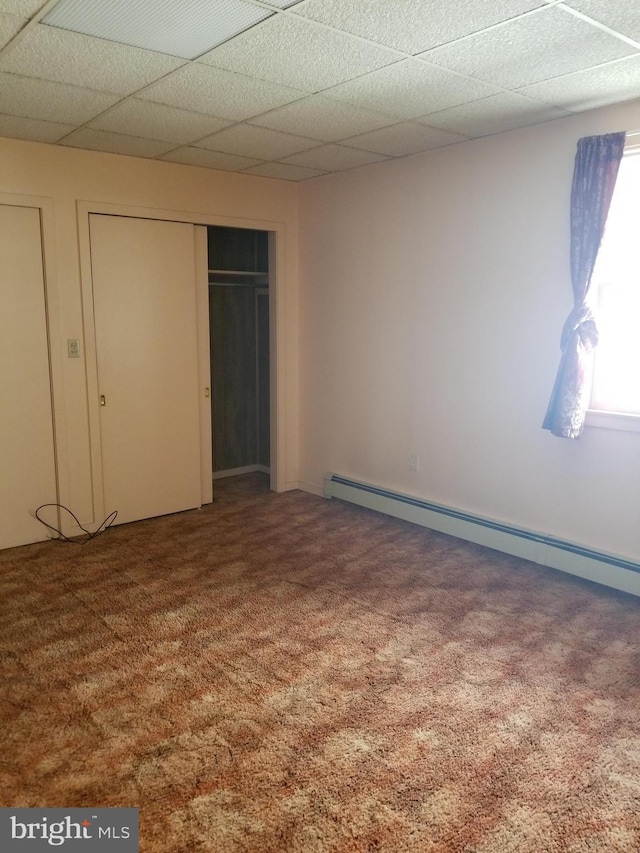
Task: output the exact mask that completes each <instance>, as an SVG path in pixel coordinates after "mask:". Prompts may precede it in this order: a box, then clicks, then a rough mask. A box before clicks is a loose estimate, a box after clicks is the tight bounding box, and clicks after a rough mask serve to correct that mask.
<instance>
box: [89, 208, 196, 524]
mask: <svg viewBox="0 0 640 853" xmlns="http://www.w3.org/2000/svg"><path fill="white" fill-rule="evenodd" d="M90 236H91V268H92V279H93V297H94V314H95V328H96V352H97V362H98V384H99V392H98V393H99V394H100V398H101V401H104V405H101V406H100V442H101V451H102V475H103V488H104V500H105V512H106V513H109V512H111V511H112V510H114V509H117V510H118V519H117V520H118V523H121V522H125V521H135V520H136V519H140V518H149V517H151V516H156V515H164V514H166V513H170V512H178V511H180V510H184V509H190V508H193V507H197V506H200V503H201V500H200V424H199V400H198V351H197V322H196V281H195V233H194V226H193V225H188V224H185V223H181V222H162V221H158V220H151V219H134V218H129V217H121V216H103V215H97V214H92V215H91V217H90Z"/></svg>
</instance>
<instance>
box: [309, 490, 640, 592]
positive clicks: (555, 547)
mask: <svg viewBox="0 0 640 853" xmlns="http://www.w3.org/2000/svg"><path fill="white" fill-rule="evenodd" d="M324 494H325V496H326V497H328V498H340V499H342V500H345V501H349V502H350V503H355V504H358V505H360V506H363V507H367V508H368V509H373V510H376V511H378V512H382V513H384V514H386V515H391V516H394V517H395V518H401V519H403V520H404V521H410V522H413V523H414V524H419V525H421V526H422V527H428V528H430V529H431V530H438V531H439V532H441V533H448V534H450V535H451V536H456V537H458V538H459V539H465V540H466V541H468V542H474V543H476V544H478V545H484V546H486V547H488V548H494V549H495V550H496V551H503V552H504V553H506V554H512V555H513V556H516V557H522V558H523V559H525V560H531V561H532V562H534V563H539V564H540V565H542V566H549V567H550V568H554V569H558V570H560V571H563V572H568V573H569V574H573V575H577V576H578V577H582V578H585V579H586V580H590V581H594V582H595V583H599V584H603V585H604V586H610V587H612V588H613V589H619V590H622V591H624V592H629V593H631V594H633V595H637V596H640V563H636V562H633V561H632V560H628V559H625V558H623V557H617V556H615V555H613V554H607V553H604V552H601V551H595V550H593V549H591V548H587V547H584V546H582V545H578V544H575V543H572V542H567V541H565V540H563V539H557V538H555V537H553V536H547V535H545V534H542V533H536V532H534V531H530V530H525V529H522V528H519V527H514V526H512V525H509V524H503V523H502V522H499V521H493V520H491V519H488V518H483V517H482V516H477V515H473V514H471V513H468V512H463V511H462V510H457V509H454V508H452V507H447V506H442V505H440V504H436V503H431V502H430V501H425V500H422V499H421V498H416V497H412V496H411V495H404V494H402V493H400V492H394V491H391V490H389V489H384V488H381V487H379V486H374V485H371V484H370V483H362V482H359V481H357V480H351V479H348V478H347V477H342V476H340V475H339V474H328V475H327V476H326V477H325V479H324Z"/></svg>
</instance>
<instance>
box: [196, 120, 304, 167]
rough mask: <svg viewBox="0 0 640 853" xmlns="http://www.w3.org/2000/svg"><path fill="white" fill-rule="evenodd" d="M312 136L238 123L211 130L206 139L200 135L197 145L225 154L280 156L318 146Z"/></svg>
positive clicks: (264, 157) (278, 157)
mask: <svg viewBox="0 0 640 853" xmlns="http://www.w3.org/2000/svg"><path fill="white" fill-rule="evenodd" d="M317 145H318V142H317V140H315V139H305V138H304V137H302V136H292V135H291V134H288V133H280V132H279V131H277V130H268V129H267V128H264V127H253V126H252V125H250V124H238V125H235V126H234V127H229V128H227V129H226V130H222V131H220V133H214V134H213V136H208V137H207V138H206V139H201V140H200V141H199V142H198V144H197V147H198V148H210V149H212V150H213V151H223V152H225V153H227V154H241V155H242V156H244V157H256V158H257V159H258V160H280V159H282V158H283V157H288V156H289V155H290V154H297V152H298V151H306V150H307V148H315V147H317Z"/></svg>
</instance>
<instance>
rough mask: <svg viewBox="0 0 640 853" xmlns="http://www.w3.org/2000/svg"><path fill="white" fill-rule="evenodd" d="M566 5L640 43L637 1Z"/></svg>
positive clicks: (579, 0)
mask: <svg viewBox="0 0 640 853" xmlns="http://www.w3.org/2000/svg"><path fill="white" fill-rule="evenodd" d="M566 4H567V6H571V7H572V8H574V9H577V10H578V11H579V12H582V13H583V14H585V15H588V16H589V17H590V18H593V19H594V20H596V21H599V22H600V23H601V24H605V25H606V26H607V27H611V29H612V30H616V32H619V33H622V35H624V36H628V37H629V38H632V39H635V40H636V41H640V5H638V2H637V0H616V2H612V0H566Z"/></svg>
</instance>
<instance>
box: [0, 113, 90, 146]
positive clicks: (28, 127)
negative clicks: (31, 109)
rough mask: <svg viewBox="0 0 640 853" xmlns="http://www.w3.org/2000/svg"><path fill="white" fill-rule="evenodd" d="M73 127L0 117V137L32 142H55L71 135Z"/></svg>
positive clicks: (14, 117) (49, 122) (35, 120)
mask: <svg viewBox="0 0 640 853" xmlns="http://www.w3.org/2000/svg"><path fill="white" fill-rule="evenodd" d="M72 130H73V125H70V124H57V123H56V122H52V121H39V120H38V119H35V118H24V117H23V116H8V115H0V136H8V137H11V138H12V139H30V140H32V141H33V142H57V141H58V140H59V139H62V137H63V136H66V135H67V134H68V133H71V131H72Z"/></svg>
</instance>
